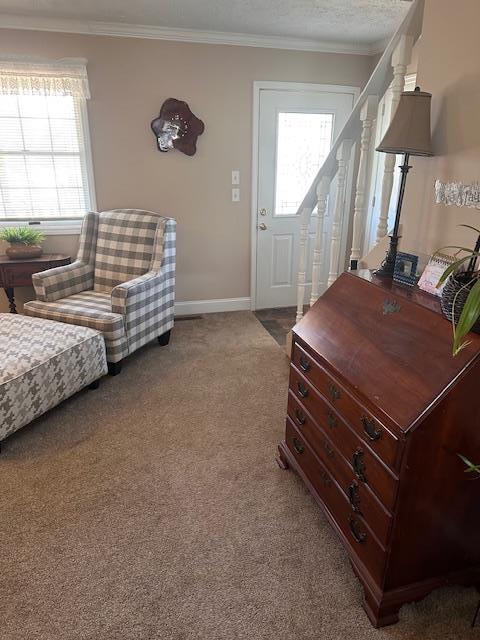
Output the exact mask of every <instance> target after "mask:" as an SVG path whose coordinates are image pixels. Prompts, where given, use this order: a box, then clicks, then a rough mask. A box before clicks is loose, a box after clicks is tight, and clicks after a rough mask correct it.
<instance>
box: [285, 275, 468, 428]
mask: <svg viewBox="0 0 480 640" xmlns="http://www.w3.org/2000/svg"><path fill="white" fill-rule="evenodd" d="M293 332H294V334H295V335H296V336H298V337H299V338H300V339H301V340H302V341H303V342H304V343H306V344H307V345H308V346H309V347H310V348H311V349H313V351H314V352H315V353H316V354H318V355H319V356H320V358H321V359H323V364H324V365H325V366H326V368H327V369H328V370H329V371H330V372H331V373H333V375H336V376H337V377H339V379H340V380H341V381H343V382H344V383H347V385H348V387H349V388H350V389H351V390H352V389H353V390H355V392H356V393H357V394H359V395H360V396H363V398H365V399H366V400H367V401H368V403H370V404H371V405H373V407H374V408H376V409H377V410H378V411H379V412H380V413H383V414H384V415H386V416H387V417H388V418H389V419H390V420H391V421H392V422H393V423H394V425H396V426H397V427H398V428H399V429H400V430H402V431H406V430H408V429H409V428H410V427H413V426H415V424H416V423H417V422H418V420H419V418H420V417H421V416H422V414H424V413H425V412H427V411H429V410H431V409H432V408H433V407H434V406H435V404H436V403H437V402H438V401H439V400H440V399H441V397H442V396H443V395H444V394H445V392H446V391H447V390H448V388H449V387H450V386H451V385H452V384H454V383H455V382H456V381H458V380H459V379H460V377H461V376H462V374H463V373H465V372H466V371H467V369H468V368H469V366H471V365H472V364H473V363H474V361H475V360H476V359H477V358H478V356H479V354H480V336H479V335H476V334H470V335H469V340H470V341H471V344H470V345H469V346H468V347H466V348H465V349H463V350H462V351H461V352H460V354H459V355H457V356H455V357H453V356H452V326H451V323H450V322H449V321H448V320H446V319H445V318H444V317H443V316H442V315H441V313H440V305H439V301H438V299H437V298H435V296H431V295H429V294H426V293H423V292H422V291H420V290H419V289H418V288H415V289H411V288H407V287H404V286H401V285H396V284H395V283H392V282H391V281H390V280H385V279H383V278H382V279H380V278H376V277H374V276H372V275H371V273H370V272H368V271H366V272H358V274H355V273H344V274H343V275H341V276H340V277H339V278H338V280H337V281H336V282H335V283H334V284H333V285H332V286H331V287H330V288H329V289H328V290H327V291H326V292H325V293H324V295H323V296H322V297H321V298H319V300H317V302H316V303H315V305H314V306H313V307H312V308H311V309H310V310H309V311H308V313H307V314H306V315H305V316H304V318H302V320H301V321H300V322H299V323H298V324H297V325H296V326H295V328H294V330H293ZM479 392H480V388H479Z"/></svg>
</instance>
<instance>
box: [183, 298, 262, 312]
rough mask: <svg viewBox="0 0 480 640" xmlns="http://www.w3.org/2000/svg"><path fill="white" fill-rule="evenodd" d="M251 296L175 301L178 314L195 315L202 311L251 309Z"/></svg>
mask: <svg viewBox="0 0 480 640" xmlns="http://www.w3.org/2000/svg"><path fill="white" fill-rule="evenodd" d="M249 310H250V298H224V299H219V300H191V301H188V302H176V303H175V315H176V316H194V315H197V314H200V313H221V312H222V311H249Z"/></svg>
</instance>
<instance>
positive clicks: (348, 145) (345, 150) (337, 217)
mask: <svg viewBox="0 0 480 640" xmlns="http://www.w3.org/2000/svg"><path fill="white" fill-rule="evenodd" d="M351 150H352V141H351V140H343V141H342V142H341V143H340V146H339V147H338V151H337V163H338V169H337V192H336V197H335V211H334V214H333V221H332V237H331V245H330V271H329V273H328V281H327V286H328V287H330V286H331V285H332V284H333V283H334V282H335V280H336V279H337V278H338V270H339V265H338V263H339V259H340V242H341V231H342V221H343V216H344V213H345V184H346V179H347V169H348V162H349V160H350V153H351Z"/></svg>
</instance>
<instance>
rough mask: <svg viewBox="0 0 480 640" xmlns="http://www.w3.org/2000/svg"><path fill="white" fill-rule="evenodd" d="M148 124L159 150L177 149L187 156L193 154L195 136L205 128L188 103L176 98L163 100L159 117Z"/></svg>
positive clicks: (195, 148)
mask: <svg viewBox="0 0 480 640" xmlns="http://www.w3.org/2000/svg"><path fill="white" fill-rule="evenodd" d="M150 126H151V128H152V131H153V133H154V134H155V137H156V138H157V146H158V150H159V151H163V152H166V151H171V150H172V149H178V151H181V152H182V153H185V154H186V155H187V156H193V155H195V153H196V151H197V138H198V136H200V135H201V134H202V133H203V131H204V129H205V125H204V124H203V122H202V121H201V120H200V118H197V116H196V115H195V114H194V113H192V111H191V110H190V107H189V106H188V104H187V103H186V102H183V101H182V100H177V99H176V98H168V100H165V102H164V103H163V105H162V108H161V109H160V115H159V117H158V118H155V120H153V121H152V123H151V125H150Z"/></svg>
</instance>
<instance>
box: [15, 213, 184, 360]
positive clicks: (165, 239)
mask: <svg viewBox="0 0 480 640" xmlns="http://www.w3.org/2000/svg"><path fill="white" fill-rule="evenodd" d="M106 221H109V222H110V223H111V227H112V229H113V231H112V235H111V237H108V233H107V228H106V227H102V225H103V224H104V223H105V222H106ZM137 229H139V231H138V233H137V235H135V236H132V234H134V233H136V232H137ZM132 238H133V239H132ZM175 244H176V222H175V220H173V219H171V218H164V217H162V216H160V215H158V214H156V213H152V212H149V211H146V212H143V211H139V210H126V209H117V210H114V211H108V212H105V213H101V214H97V213H90V214H88V215H87V216H86V218H85V222H84V225H83V227H82V236H81V240H80V249H79V254H78V257H77V260H76V262H74V263H73V264H72V265H68V266H66V267H58V268H56V269H51V270H49V271H44V272H42V273H41V274H36V275H35V276H34V278H35V280H36V283H35V290H36V293H37V300H35V301H33V302H28V303H27V304H26V305H25V306H24V309H25V314H26V315H29V316H37V317H40V318H47V319H51V320H57V321H61V322H66V323H70V324H78V325H81V326H84V327H90V328H93V329H97V330H98V331H101V332H102V333H103V335H104V338H105V343H106V349H107V360H108V361H109V362H119V361H120V360H121V359H122V358H124V357H125V356H126V355H128V354H129V353H132V352H133V351H135V350H136V349H138V348H139V347H141V346H142V345H144V344H146V343H147V342H149V341H150V340H153V339H154V338H156V337H157V336H160V335H162V334H163V333H165V332H166V331H168V330H169V329H171V328H172V326H173V322H174V302H175ZM99 252H100V253H99ZM108 252H110V253H108ZM147 256H148V260H147ZM137 272H140V273H137ZM87 273H88V277H87V276H86V274H87ZM118 274H121V277H122V278H127V279H126V281H124V280H123V279H122V280H121V281H120V284H119V283H118V282H117V280H118V277H119V276H118ZM97 275H98V280H97ZM37 276H41V278H38V280H37ZM69 278H72V279H71V280H69Z"/></svg>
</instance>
